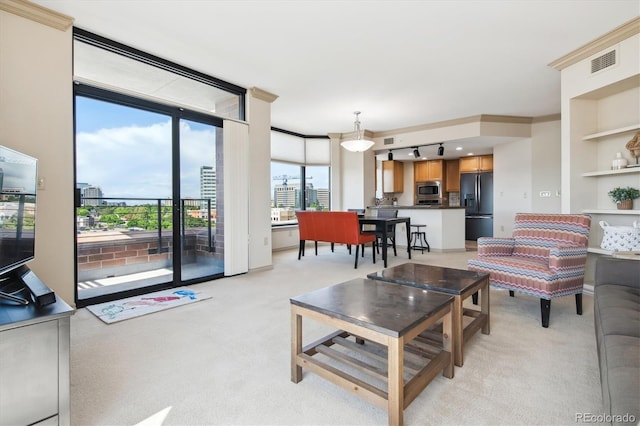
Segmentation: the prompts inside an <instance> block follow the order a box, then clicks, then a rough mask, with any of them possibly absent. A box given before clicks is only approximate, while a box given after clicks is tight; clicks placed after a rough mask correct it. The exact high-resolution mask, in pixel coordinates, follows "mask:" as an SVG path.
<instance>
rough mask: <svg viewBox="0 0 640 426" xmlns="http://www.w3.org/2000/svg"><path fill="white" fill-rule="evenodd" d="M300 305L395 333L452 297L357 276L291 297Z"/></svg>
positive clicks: (385, 331)
mask: <svg viewBox="0 0 640 426" xmlns="http://www.w3.org/2000/svg"><path fill="white" fill-rule="evenodd" d="M290 300H291V303H292V304H293V305H297V306H301V307H303V308H307V309H310V310H313V311H316V312H320V313H323V314H325V315H328V316H330V317H332V318H338V319H341V320H343V321H347V322H350V323H353V324H357V325H360V326H362V327H365V328H368V329H370V330H374V331H377V332H379V333H382V334H385V335H387V336H392V337H400V336H403V335H404V334H405V333H407V332H408V331H410V330H411V329H412V328H413V327H415V326H416V325H418V324H419V323H420V322H421V321H423V320H425V319H426V318H428V317H429V316H431V315H433V314H434V313H435V312H437V311H438V310H440V309H441V308H442V307H443V306H446V305H447V304H449V303H451V302H452V300H453V298H452V297H451V296H447V295H444V294H437V293H433V292H427V291H424V290H421V289H418V288H413V287H407V286H399V285H396V284H392V283H387V282H384V281H377V280H369V279H366V278H356V279H353V280H351V281H346V282H343V283H340V284H336V285H333V286H330V287H325V288H322V289H319V290H316V291H312V292H310V293H306V294H303V295H300V296H296V297H293V298H291V299H290Z"/></svg>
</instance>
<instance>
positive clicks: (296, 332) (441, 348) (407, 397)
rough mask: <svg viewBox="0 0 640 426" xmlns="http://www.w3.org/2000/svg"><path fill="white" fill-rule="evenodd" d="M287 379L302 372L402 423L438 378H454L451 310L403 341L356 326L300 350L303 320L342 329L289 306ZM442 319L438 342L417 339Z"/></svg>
mask: <svg viewBox="0 0 640 426" xmlns="http://www.w3.org/2000/svg"><path fill="white" fill-rule="evenodd" d="M291 309H292V311H291V315H292V318H291V319H292V348H291V349H292V353H291V355H292V359H291V380H292V381H293V382H294V383H298V382H300V381H301V380H302V369H303V368H304V369H306V370H308V371H310V372H313V373H315V374H317V375H318V376H320V377H323V378H325V379H326V380H328V381H330V382H332V383H334V384H337V385H339V386H341V387H343V388H344V389H346V390H348V391H350V392H352V393H354V394H356V395H358V396H359V397H361V398H363V399H365V400H366V401H369V402H371V403H373V404H376V405H377V406H379V407H381V408H383V409H386V410H387V411H388V413H389V424H393V425H397V424H400V425H401V424H402V422H403V415H402V412H403V410H404V409H405V408H406V407H408V406H409V404H411V402H412V401H413V400H414V399H415V398H416V397H417V396H418V395H419V394H420V392H421V391H422V390H423V389H424V388H425V387H426V386H427V385H428V384H429V383H430V382H431V381H432V380H433V379H434V378H435V377H436V376H437V375H438V374H439V373H441V372H442V374H443V376H445V377H447V378H453V374H454V372H453V366H454V358H453V351H452V341H451V336H452V328H451V327H452V317H451V308H450V306H448V307H447V308H446V309H445V310H443V311H441V312H439V313H438V315H434V316H432V317H430V318H429V319H428V320H427V321H425V322H423V323H422V324H420V325H419V326H417V327H415V328H414V329H413V330H412V333H410V334H409V335H406V336H404V337H391V336H388V335H384V334H382V333H377V332H374V331H372V330H370V329H366V328H362V330H360V331H361V333H356V332H354V330H353V328H360V327H358V326H357V325H354V324H351V323H349V324H342V325H343V326H344V327H345V328H347V329H350V331H344V330H342V329H340V330H337V331H336V332H334V333H331V334H329V335H327V336H325V337H323V338H321V339H319V340H317V341H315V342H313V343H311V344H309V345H306V346H305V347H304V348H303V347H302V317H303V316H304V317H311V318H313V319H316V320H320V321H322V320H325V321H322V322H328V323H332V325H334V326H340V324H339V323H341V321H340V320H338V319H336V318H329V317H327V316H324V315H322V314H319V313H318V312H316V311H312V310H308V309H306V308H303V307H300V306H293V305H292V306H291ZM438 320H440V325H439V330H440V333H441V334H439V338H438V339H437V341H433V340H431V339H428V338H425V337H423V336H420V333H422V332H424V331H425V330H427V329H429V328H431V327H433V326H434V325H435V324H436V321H438Z"/></svg>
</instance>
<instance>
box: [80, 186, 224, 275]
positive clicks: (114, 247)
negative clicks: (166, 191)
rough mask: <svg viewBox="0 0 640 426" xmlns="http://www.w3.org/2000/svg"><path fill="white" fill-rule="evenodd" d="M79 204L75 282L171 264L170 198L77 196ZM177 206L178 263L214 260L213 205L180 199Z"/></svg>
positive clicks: (209, 201) (171, 221)
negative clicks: (76, 278) (76, 275)
mask: <svg viewBox="0 0 640 426" xmlns="http://www.w3.org/2000/svg"><path fill="white" fill-rule="evenodd" d="M80 204H81V205H80V207H77V212H76V213H77V221H78V223H77V225H78V235H77V241H78V259H77V262H78V281H79V284H80V283H81V282H86V281H89V280H92V281H96V280H100V279H109V278H113V277H120V276H123V275H127V274H139V273H142V272H148V271H156V270H166V269H171V268H172V262H173V252H174V247H173V235H174V229H173V211H174V203H173V200H171V199H158V198H153V199H151V198H104V197H102V198H91V197H83V198H82V199H81V203H80ZM179 207H180V212H181V213H180V214H181V217H180V242H181V246H182V247H180V248H179V249H180V250H181V253H182V257H181V261H182V264H183V267H184V266H185V265H187V264H192V265H195V264H196V263H198V264H202V263H203V262H205V263H206V262H211V263H214V262H218V263H219V260H220V259H222V253H221V251H222V248H221V247H219V248H218V250H216V238H215V235H216V231H217V230H216V210H215V209H212V208H211V200H210V199H190V198H186V199H181V200H180V202H179ZM220 243H221V241H220ZM216 251H217V253H216ZM205 259H209V260H208V261H207V260H205ZM213 273H215V272H213Z"/></svg>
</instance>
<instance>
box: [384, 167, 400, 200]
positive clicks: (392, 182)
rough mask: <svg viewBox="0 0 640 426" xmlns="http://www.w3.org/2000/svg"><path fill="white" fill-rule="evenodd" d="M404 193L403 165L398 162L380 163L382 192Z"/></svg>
mask: <svg viewBox="0 0 640 426" xmlns="http://www.w3.org/2000/svg"><path fill="white" fill-rule="evenodd" d="M403 191H404V165H403V164H402V162H400V161H383V162H382V192H384V193H391V192H403Z"/></svg>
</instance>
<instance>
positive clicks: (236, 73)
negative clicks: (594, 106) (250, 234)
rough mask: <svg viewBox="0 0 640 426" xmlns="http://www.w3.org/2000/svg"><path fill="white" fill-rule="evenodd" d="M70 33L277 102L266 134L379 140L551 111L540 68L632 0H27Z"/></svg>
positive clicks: (636, 1) (553, 100) (622, 17)
mask: <svg viewBox="0 0 640 426" xmlns="http://www.w3.org/2000/svg"><path fill="white" fill-rule="evenodd" d="M34 2H35V3H38V4H41V5H43V6H46V7H48V8H50V9H53V10H56V11H58V12H61V13H64V14H67V15H70V16H72V17H74V18H75V26H77V27H80V28H82V29H85V30H88V31H91V32H94V33H97V34H99V35H102V36H105V37H108V38H110V39H113V40H116V41H119V42H121V43H124V44H127V45H129V46H132V47H135V48H138V49H141V50H144V51H146V52H149V53H152V54H154V55H157V56H160V57H163V58H165V59H168V60H171V61H174V62H177V63H179V64H182V65H185V66H188V67H191V68H193V69H196V70H198V71H201V72H204V73H207V74H209V75H212V76H214V77H217V78H220V79H222V80H226V81H228V82H231V83H234V84H237V85H239V86H243V87H247V88H248V87H254V86H255V87H259V88H261V89H263V90H266V91H269V92H271V93H274V94H276V95H278V96H279V98H278V99H277V100H276V101H275V102H274V103H273V105H272V115H271V117H272V125H273V126H276V127H279V128H283V129H286V130H290V131H294V132H299V133H302V134H306V135H323V134H327V133H330V132H338V133H346V132H351V131H352V130H353V121H354V115H353V112H354V111H356V110H358V111H362V114H361V115H360V119H361V121H362V127H363V128H364V129H367V130H371V131H374V132H376V131H384V130H391V129H397V128H402V127H408V126H415V125H420V124H427V123H433V122H437V121H443V120H450V119H456V118H462V117H468V116H473V115H478V114H496V115H515V116H527V117H537V116H544V115H549V114H555V113H559V112H560V73H559V72H558V71H556V70H554V69H552V68H551V67H549V66H548V64H549V63H550V62H551V61H553V60H555V59H557V58H559V57H560V56H563V55H565V54H566V53H569V52H570V51H572V50H574V49H576V48H578V47H580V46H582V45H584V44H585V43H588V42H589V41H591V40H593V39H594V38H597V37H599V36H600V35H602V34H604V33H606V32H608V31H610V30H612V29H614V28H615V27H617V26H619V25H621V24H623V23H625V22H627V21H629V20H631V19H632V18H634V17H636V16H638V15H640V0H587V1H580V0H527V1H525V0H511V1H507V0H504V1H503V0H495V1H488V0H476V1H470V0H457V1H456V0H451V1H445V0H442V1H439V0H431V1H417V0H413V1H390V0H389V1H353V0H351V1H349V0H345V1H329V0H327V1H320V0H308V1H293V0H291V1H271V0H263V1H260V0H255V1H238V0H231V1H219V0H216V1H213V0H210V1H205V0H180V1H169V0H130V1H107V0H93V1H86V0H35V1H34Z"/></svg>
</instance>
